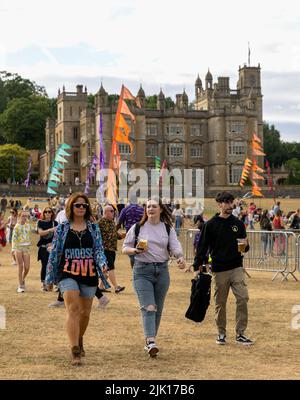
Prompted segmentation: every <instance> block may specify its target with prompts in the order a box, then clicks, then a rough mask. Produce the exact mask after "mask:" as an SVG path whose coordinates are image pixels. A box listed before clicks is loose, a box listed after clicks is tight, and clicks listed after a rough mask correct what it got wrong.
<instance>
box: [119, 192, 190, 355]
mask: <svg viewBox="0 0 300 400" xmlns="http://www.w3.org/2000/svg"><path fill="white" fill-rule="evenodd" d="M123 253H124V254H132V255H134V256H135V259H134V266H133V286H134V290H135V292H136V295H137V297H138V301H139V304H140V310H141V315H142V321H143V329H144V336H145V340H146V345H145V347H144V349H145V350H146V351H147V353H148V354H149V356H150V357H151V358H152V357H155V356H156V355H157V353H158V351H159V349H158V346H157V344H156V337H157V334H158V329H159V325H160V320H161V316H162V312H163V306H164V301H165V298H166V294H167V292H168V289H169V284H170V276H169V271H168V260H169V257H170V253H171V254H172V255H174V256H175V257H176V258H177V259H178V266H179V268H181V269H184V268H185V261H184V258H183V251H182V247H181V244H180V242H179V241H178V239H177V235H176V232H175V230H174V228H173V227H172V216H171V214H170V212H169V211H168V208H167V207H166V206H165V205H163V203H162V201H161V200H160V199H150V200H148V201H147V204H146V206H145V211H144V215H143V217H142V220H141V221H140V222H139V223H137V224H135V225H133V226H132V227H131V228H130V229H129V231H128V232H127V234H126V238H125V240H124V243H123Z"/></svg>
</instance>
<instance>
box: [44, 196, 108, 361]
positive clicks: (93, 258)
mask: <svg viewBox="0 0 300 400" xmlns="http://www.w3.org/2000/svg"><path fill="white" fill-rule="evenodd" d="M91 215H92V210H91V206H90V201H89V199H88V197H87V196H86V195H85V194H83V193H75V194H73V195H72V196H71V197H70V199H69V200H68V203H67V206H66V216H67V219H68V221H69V222H64V223H62V224H59V225H58V227H57V229H56V232H55V234H54V238H53V241H52V249H51V253H50V255H49V261H48V264H47V274H46V284H47V285H48V288H49V289H50V290H51V288H52V285H53V284H59V289H60V291H61V292H62V293H63V294H64V300H65V305H66V310H67V320H66V328H67V333H68V336H69V341H70V344H71V354H72V365H80V364H81V357H83V356H85V351H84V349H83V335H84V333H85V331H86V328H87V326H88V323H89V317H90V312H91V307H92V302H93V297H94V296H95V293H96V289H97V286H98V278H100V279H101V280H102V282H103V284H104V287H105V288H109V287H110V285H109V284H108V282H107V280H106V279H105V276H104V273H103V271H105V270H107V262H106V258H105V255H104V250H103V246H102V239H101V234H100V230H99V227H98V225H96V224H93V223H91V222H90V218H91Z"/></svg>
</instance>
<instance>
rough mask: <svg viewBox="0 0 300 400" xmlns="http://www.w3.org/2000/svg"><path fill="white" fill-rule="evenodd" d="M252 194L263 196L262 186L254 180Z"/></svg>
mask: <svg viewBox="0 0 300 400" xmlns="http://www.w3.org/2000/svg"><path fill="white" fill-rule="evenodd" d="M252 194H253V196H258V197H263V194H262V193H261V188H260V187H259V186H258V185H257V183H256V182H255V181H252Z"/></svg>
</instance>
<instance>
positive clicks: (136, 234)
mask: <svg viewBox="0 0 300 400" xmlns="http://www.w3.org/2000/svg"><path fill="white" fill-rule="evenodd" d="M165 227H166V231H167V234H168V246H167V249H168V253H170V246H169V237H170V230H171V227H170V225H168V224H166V223H165ZM140 229H141V225H140V223H139V222H137V223H136V224H135V227H134V247H136V245H137V242H138V236H139V233H140Z"/></svg>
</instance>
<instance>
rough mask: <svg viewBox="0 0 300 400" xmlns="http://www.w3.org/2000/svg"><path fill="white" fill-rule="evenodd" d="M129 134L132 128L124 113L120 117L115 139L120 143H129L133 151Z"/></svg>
mask: <svg viewBox="0 0 300 400" xmlns="http://www.w3.org/2000/svg"><path fill="white" fill-rule="evenodd" d="M129 134H130V128H129V126H128V125H127V122H126V121H125V118H124V117H123V115H122V114H121V115H120V118H119V125H118V126H117V127H116V134H115V138H114V139H115V140H116V141H117V142H120V143H127V144H129V146H130V151H131V152H132V150H133V145H132V143H131V141H130V140H129Z"/></svg>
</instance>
